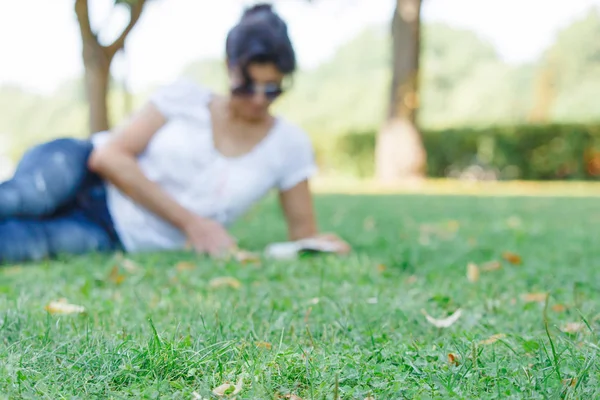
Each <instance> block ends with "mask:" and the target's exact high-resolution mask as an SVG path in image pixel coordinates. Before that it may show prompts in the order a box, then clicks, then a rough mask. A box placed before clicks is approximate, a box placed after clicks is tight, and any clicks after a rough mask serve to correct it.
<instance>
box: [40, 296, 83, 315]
mask: <svg viewBox="0 0 600 400" xmlns="http://www.w3.org/2000/svg"><path fill="white" fill-rule="evenodd" d="M44 309H45V310H46V311H48V312H49V313H50V314H80V313H83V312H85V308H84V307H83V306H78V305H76V304H70V303H69V302H67V299H59V300H57V301H51V302H50V303H48V305H47V306H46V307H44Z"/></svg>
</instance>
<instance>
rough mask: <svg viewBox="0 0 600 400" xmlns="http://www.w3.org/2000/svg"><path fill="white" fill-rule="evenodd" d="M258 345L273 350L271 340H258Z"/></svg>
mask: <svg viewBox="0 0 600 400" xmlns="http://www.w3.org/2000/svg"><path fill="white" fill-rule="evenodd" d="M256 347H258V348H261V349H267V350H271V348H273V346H272V345H271V343H269V342H256Z"/></svg>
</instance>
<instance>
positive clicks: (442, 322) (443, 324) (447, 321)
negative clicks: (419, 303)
mask: <svg viewBox="0 0 600 400" xmlns="http://www.w3.org/2000/svg"><path fill="white" fill-rule="evenodd" d="M421 312H422V313H423V315H425V318H427V321H429V323H431V324H433V325H435V326H436V327H438V328H448V327H450V326H452V325H453V324H454V323H455V322H456V321H458V319H459V318H460V316H461V315H462V310H461V309H460V308H459V309H458V310H456V311H455V312H454V314H452V315H450V316H449V317H447V318H443V319H436V318H433V317H432V316H430V315H429V314H427V312H426V311H425V310H421Z"/></svg>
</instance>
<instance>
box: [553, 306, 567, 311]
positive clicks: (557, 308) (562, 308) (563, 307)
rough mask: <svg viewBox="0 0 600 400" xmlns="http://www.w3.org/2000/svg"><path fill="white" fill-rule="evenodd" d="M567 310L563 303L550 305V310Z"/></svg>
mask: <svg viewBox="0 0 600 400" xmlns="http://www.w3.org/2000/svg"><path fill="white" fill-rule="evenodd" d="M566 310H567V306H565V305H564V304H555V305H553V306H552V311H554V312H565V311H566Z"/></svg>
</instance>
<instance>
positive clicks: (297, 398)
mask: <svg viewBox="0 0 600 400" xmlns="http://www.w3.org/2000/svg"><path fill="white" fill-rule="evenodd" d="M283 398H284V399H289V400H302V398H301V397H300V396H296V395H295V394H286V395H285V396H283Z"/></svg>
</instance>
